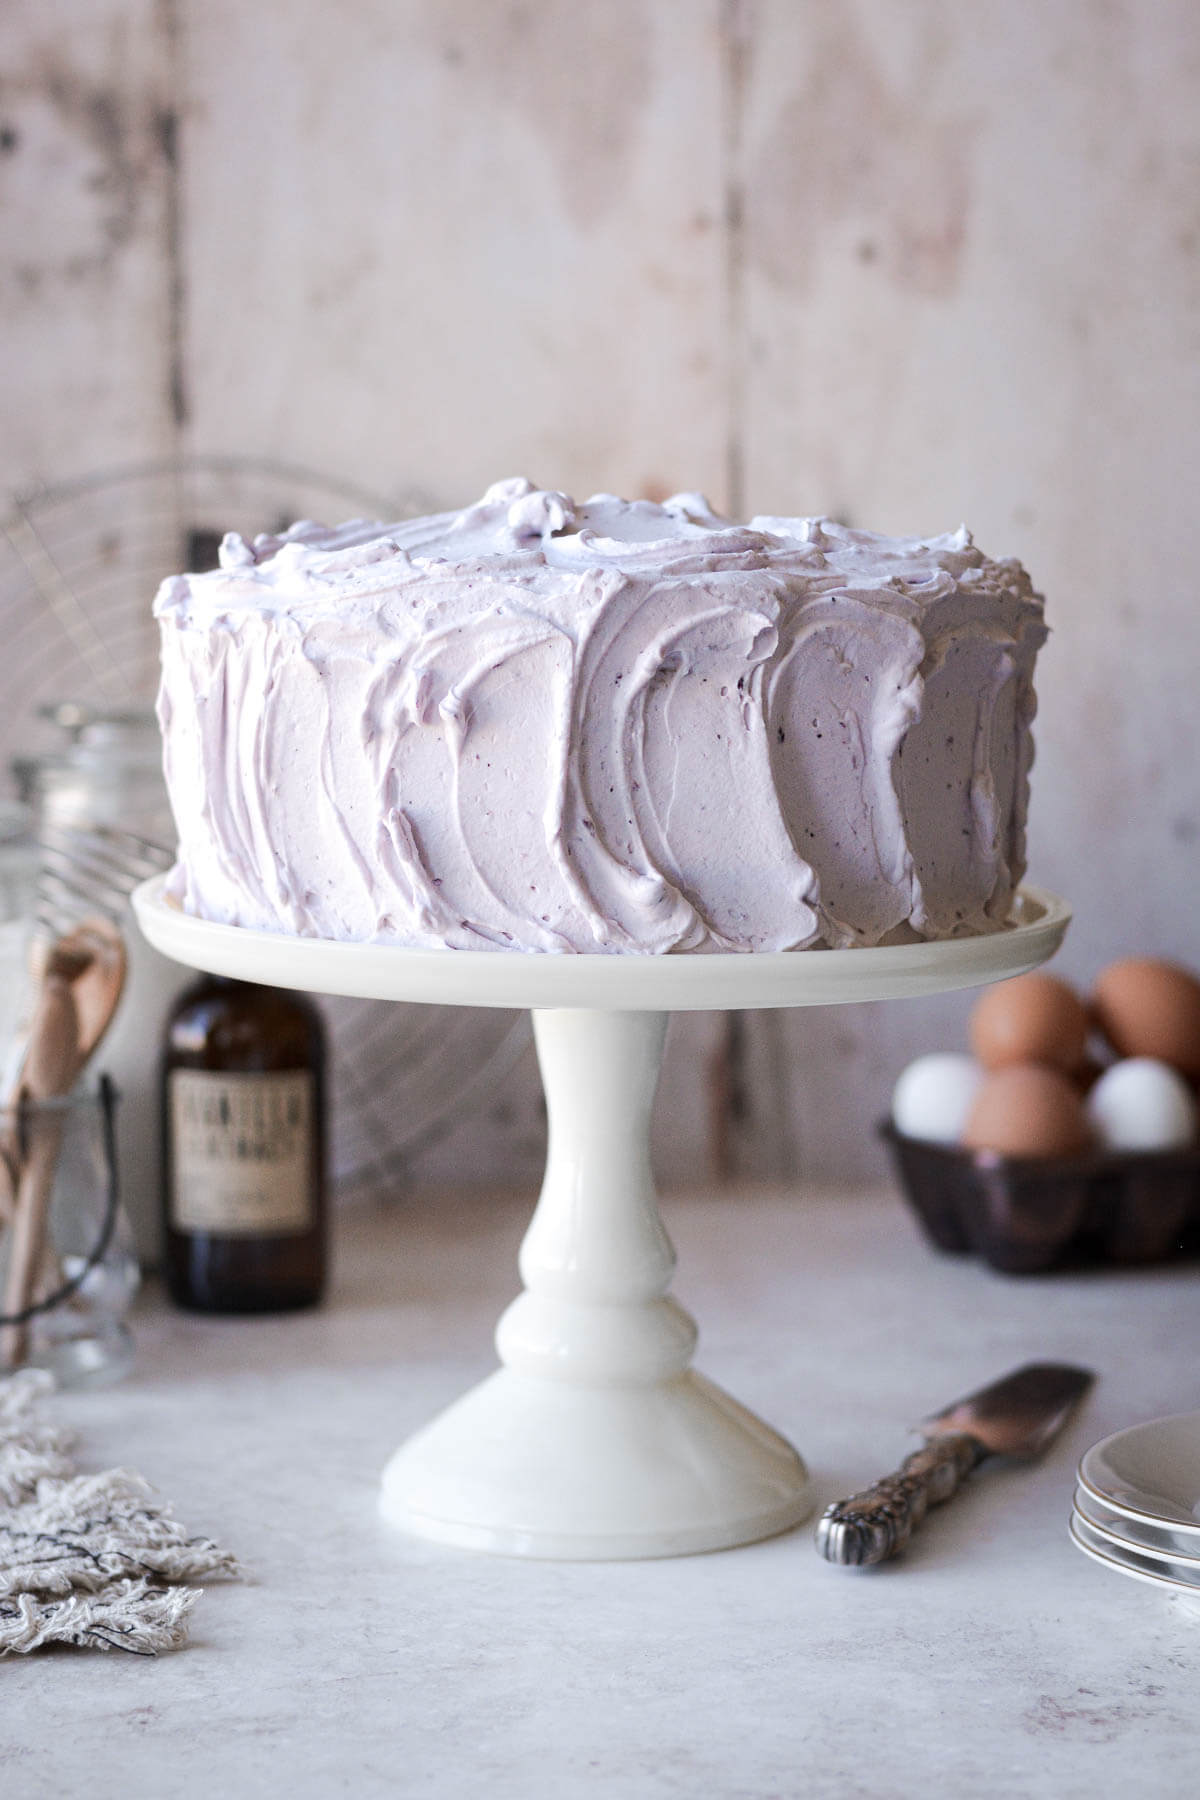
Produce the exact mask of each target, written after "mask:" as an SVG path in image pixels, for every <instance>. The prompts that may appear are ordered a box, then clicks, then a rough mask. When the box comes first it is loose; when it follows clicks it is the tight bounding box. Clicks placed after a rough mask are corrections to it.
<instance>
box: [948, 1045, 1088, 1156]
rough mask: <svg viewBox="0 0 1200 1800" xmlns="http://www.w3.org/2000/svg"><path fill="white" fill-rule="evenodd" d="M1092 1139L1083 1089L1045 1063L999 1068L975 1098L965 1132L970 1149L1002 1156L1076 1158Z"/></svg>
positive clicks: (966, 1142)
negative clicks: (1081, 1094) (1082, 1094)
mask: <svg viewBox="0 0 1200 1800" xmlns="http://www.w3.org/2000/svg"><path fill="white" fill-rule="evenodd" d="M1090 1139H1091V1133H1090V1131H1089V1129H1088V1122H1087V1115H1086V1113H1085V1112H1084V1110H1083V1101H1082V1100H1081V1099H1080V1097H1079V1092H1078V1089H1077V1088H1075V1087H1074V1086H1073V1084H1072V1083H1071V1082H1070V1081H1069V1080H1068V1079H1067V1077H1066V1076H1065V1075H1064V1074H1063V1073H1062V1071H1061V1070H1060V1069H1048V1068H1046V1067H1045V1066H1044V1065H1043V1064H1041V1063H1016V1064H1012V1065H1011V1066H1010V1067H1009V1068H1007V1069H996V1070H995V1071H994V1072H993V1073H992V1074H991V1075H989V1076H988V1077H987V1078H986V1080H985V1081H984V1082H983V1085H982V1086H981V1087H980V1089H979V1092H978V1093H977V1094H976V1096H975V1099H974V1102H973V1103H972V1106H971V1110H970V1112H969V1113H968V1115H967V1122H966V1125H965V1127H964V1129H963V1143H964V1144H965V1145H966V1146H967V1148H968V1149H969V1150H996V1151H998V1152H999V1153H1000V1154H1001V1155H1002V1156H1071V1155H1072V1154H1074V1153H1075V1152H1076V1151H1079V1150H1085V1149H1086V1148H1087V1146H1088V1143H1089V1142H1090Z"/></svg>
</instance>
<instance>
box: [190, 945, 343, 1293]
mask: <svg viewBox="0 0 1200 1800" xmlns="http://www.w3.org/2000/svg"><path fill="white" fill-rule="evenodd" d="M162 1130H163V1215H164V1228H165V1248H164V1269H165V1274H166V1279H167V1287H168V1289H169V1291H170V1294H171V1297H172V1299H174V1300H175V1301H177V1302H178V1303H179V1305H181V1306H187V1307H192V1308H195V1309H198V1310H200V1311H202V1312H279V1311H284V1310H285V1309H287V1308H290V1307H296V1306H311V1305H313V1304H314V1303H315V1302H316V1301H318V1300H319V1299H320V1298H321V1295H322V1292H323V1291H324V1287H325V1270H326V1235H327V1233H326V1227H327V1199H326V1182H325V1037H324V1031H323V1028H322V1024H321V1016H320V1014H319V1013H318V1011H317V1009H316V1007H315V1006H314V1005H313V1003H312V1001H311V1000H309V999H307V998H306V997H305V996H303V995H301V994H295V993H290V992H286V991H284V990H283V989H280V988H268V987H258V986H256V985H255V984H253V983H251V982H246V981H232V980H229V979H227V978H226V977H224V976H220V975H205V976H202V977H201V979H200V980H199V981H198V982H195V983H194V984H193V985H192V986H191V987H189V988H187V989H186V990H185V992H184V993H183V994H181V995H180V997H179V999H178V1000H177V1001H176V1003H175V1006H174V1008H173V1009H172V1011H171V1015H170V1017H169V1019H168V1021H167V1027H166V1038H165V1043H164V1050H163V1073H162Z"/></svg>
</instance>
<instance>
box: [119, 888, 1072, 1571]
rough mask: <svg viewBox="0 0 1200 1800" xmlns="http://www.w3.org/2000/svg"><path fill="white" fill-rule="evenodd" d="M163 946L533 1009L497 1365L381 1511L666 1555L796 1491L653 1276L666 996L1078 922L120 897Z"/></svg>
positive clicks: (845, 969)
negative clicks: (891, 930)
mask: <svg viewBox="0 0 1200 1800" xmlns="http://www.w3.org/2000/svg"><path fill="white" fill-rule="evenodd" d="M134 906H135V909H136V912H137V918H138V922H139V924H140V925H141V928H142V930H143V931H144V933H145V935H146V936H147V938H149V940H150V942H151V943H152V944H153V945H154V947H155V949H157V950H161V951H162V952H163V953H164V954H165V955H167V956H171V957H174V958H175V959H176V960H177V961H179V962H184V963H188V964H191V965H193V966H195V967H198V968H201V969H207V970H210V971H212V972H213V973H215V974H220V975H233V976H240V977H242V978H244V979H247V980H252V981H259V982H267V983H271V984H273V985H276V986H279V987H295V988H305V989H308V990H310V991H315V992H324V993H334V994H350V995H356V996H369V997H373V998H384V999H390V1000H406V1001H437V1002H439V1003H441V1004H445V1003H447V1002H450V1003H455V1002H457V1003H460V1004H462V1005H464V1006H506V1007H512V1006H528V1007H531V1008H532V1010H533V1022H534V1032H535V1035H536V1039H537V1049H538V1058H539V1061H540V1063H541V1069H542V1079H543V1081H544V1083H545V1089H546V1103H547V1107H548V1109H549V1119H550V1149H549V1156H548V1159H547V1163H546V1176H545V1181H544V1183H543V1187H542V1192H541V1198H540V1200H539V1201H538V1205H537V1210H536V1212H535V1214H534V1218H533V1223H532V1224H531V1225H530V1227H529V1231H528V1234H527V1235H526V1238H525V1241H524V1243H523V1245H522V1247H521V1256H520V1271H521V1276H522V1279H523V1281H524V1283H525V1288H524V1292H523V1293H521V1294H520V1295H519V1296H518V1297H517V1299H516V1300H514V1301H513V1303H512V1305H511V1306H509V1308H508V1310H507V1311H506V1312H505V1313H504V1315H503V1317H502V1318H501V1320H500V1324H499V1327H498V1329H497V1332H496V1348H497V1351H498V1352H499V1356H500V1362H501V1365H502V1366H501V1367H500V1368H499V1369H498V1370H497V1371H496V1372H495V1374H493V1375H490V1376H489V1377H488V1378H487V1379H486V1380H485V1381H483V1382H481V1383H480V1385H479V1386H478V1387H475V1388H473V1389H472V1390H471V1391H470V1392H469V1393H467V1394H465V1395H464V1396H463V1398H462V1399H460V1400H458V1401H456V1402H455V1403H454V1404H453V1405H452V1406H450V1407H449V1408H448V1409H447V1411H445V1412H444V1413H442V1414H441V1415H440V1416H439V1417H438V1418H436V1419H434V1420H433V1422H432V1423H431V1424H429V1425H427V1426H425V1427H424V1428H423V1429H422V1430H421V1431H419V1432H417V1434H416V1435H415V1436H414V1437H412V1438H410V1439H409V1440H408V1442H407V1443H405V1444H403V1445H402V1446H401V1447H400V1449H399V1450H397V1452H396V1454H395V1455H394V1456H393V1457H392V1459H391V1461H390V1462H389V1464H388V1466H387V1468H386V1470H385V1472H384V1477H383V1511H384V1514H385V1516H386V1517H387V1518H388V1519H389V1520H391V1521H392V1522H393V1523H395V1524H397V1525H402V1526H404V1527H406V1528H407V1529H408V1530H410V1531H414V1532H417V1533H419V1534H420V1535H421V1536H424V1537H429V1538H437V1539H440V1540H442V1541H444V1542H448V1543H452V1544H461V1545H466V1546H468V1547H470V1548H473V1549H478V1550H492V1551H499V1552H504V1553H507V1554H510V1555H520V1556H541V1557H566V1558H580V1559H585V1558H586V1559H600V1558H624V1557H640V1556H672V1555H678V1554H682V1553H685V1552H690V1551H700V1550H717V1549H723V1548H725V1547H727V1546H729V1545H733V1544H743V1543H750V1542H752V1541H753V1540H754V1539H756V1538H762V1537H769V1536H771V1535H772V1534H773V1533H775V1532H779V1531H784V1530H786V1529H787V1528H788V1527H789V1526H792V1525H795V1524H797V1523H798V1522H799V1521H800V1520H801V1519H803V1518H804V1517H805V1516H806V1514H807V1513H808V1512H809V1510H810V1505H811V1502H810V1498H809V1491H808V1477H807V1474H806V1472H805V1468H804V1464H803V1463H802V1462H801V1460H800V1458H799V1456H797V1454H796V1452H795V1451H794V1450H793V1449H792V1447H791V1445H790V1444H788V1443H786V1442H785V1440H784V1439H783V1438H781V1437H780V1436H778V1434H777V1433H776V1432H774V1431H772V1430H771V1429H770V1428H769V1427H768V1426H767V1425H764V1424H763V1423H762V1421H761V1420H760V1419H757V1418H755V1416H754V1415H753V1414H752V1413H750V1412H748V1411H747V1410H746V1409H745V1407H743V1406H741V1405H740V1404H739V1403H738V1402H737V1401H736V1400H733V1399H731V1398H730V1397H729V1395H727V1394H725V1393H723V1392H722V1391H721V1389H720V1388H717V1387H715V1386H714V1385H713V1384H712V1383H711V1382H710V1381H707V1380H706V1379H705V1378H704V1377H703V1376H702V1375H699V1374H697V1373H696V1372H695V1371H694V1370H693V1369H692V1367H691V1361H692V1352H693V1350H694V1348H695V1343H696V1327H695V1324H694V1323H693V1321H692V1319H691V1318H690V1317H689V1316H688V1314H687V1313H686V1312H684V1310H683V1308H682V1307H681V1306H680V1305H679V1304H678V1302H677V1301H675V1300H674V1299H672V1298H671V1297H670V1295H669V1294H668V1293H667V1287H668V1285H669V1283H670V1280H671V1275H672V1272H673V1269H674V1265H675V1257H674V1252H673V1250H672V1248H671V1244H670V1241H669V1239H668V1238H667V1235H666V1233H665V1231H664V1230H663V1227H662V1224H661V1223H660V1220H659V1216H658V1207H657V1202H656V1198H655V1192H654V1182H653V1177H652V1175H651V1170H650V1152H649V1132H650V1113H651V1108H652V1104H653V1099H654V1090H655V1086H656V1083H657V1080H658V1071H659V1063H660V1060H661V1057H662V1048H663V1039H664V1036H665V1034H666V1028H667V1018H668V1014H669V1013H670V1012H671V1011H699V1010H708V1009H712V1008H725V1007H778V1006H829V1005H835V1004H837V1003H839V1002H844V1001H850V1000H881V999H899V998H903V997H904V996H906V995H909V996H916V995H922V994H932V993H937V992H940V991H943V990H947V989H950V988H956V987H971V986H976V985H979V984H981V983H983V982H987V981H994V980H998V979H1000V978H1002V977H1004V976H1009V975H1019V974H1022V973H1023V972H1024V971H1026V970H1028V969H1032V968H1034V967H1036V965H1037V964H1038V963H1041V962H1044V961H1045V960H1046V958H1047V957H1049V956H1051V955H1052V954H1053V953H1054V951H1055V950H1056V949H1057V948H1058V945H1059V943H1060V941H1061V939H1062V935H1063V932H1064V931H1065V930H1066V926H1067V922H1068V919H1069V917H1070V914H1069V910H1068V908H1067V907H1066V906H1065V905H1064V904H1063V902H1061V901H1060V900H1057V899H1055V898H1054V897H1053V896H1051V895H1048V894H1043V893H1040V892H1038V891H1037V890H1035V889H1032V888H1026V889H1024V890H1023V891H1022V895H1021V898H1020V901H1019V904H1018V909H1017V922H1016V923H1015V925H1014V926H1013V928H1012V929H1010V930H1007V931H1003V932H998V933H996V934H995V935H993V936H990V937H980V938H964V939H957V940H955V941H953V942H950V943H939V944H925V943H922V944H912V945H904V946H898V947H895V948H886V949H878V950H828V951H810V952H795V951H792V952H783V953H778V954H776V953H770V954H763V955H717V956H686V955H682V956H667V957H655V956H569V955H568V956H547V955H521V954H517V953H513V952H511V951H460V950H440V951H437V950H435V951H420V950H404V949H398V948H395V947H394V946H387V945H377V944H340V943H327V942H324V941H320V940H305V939H296V938H287V937H279V936H274V935H269V934H267V933H264V932H257V931H246V930H242V929H239V928H238V927H236V926H230V925H213V924H209V923H208V922H207V921H204V920H199V919H194V918H189V917H188V916H186V915H185V914H184V913H182V912H181V911H180V910H179V909H178V908H177V907H176V906H174V905H173V904H172V903H171V902H169V901H168V900H167V899H166V898H165V897H164V893H163V883H162V881H161V880H157V881H151V882H147V883H146V884H145V886H143V887H141V888H139V889H138V891H137V892H136V893H135V895H134Z"/></svg>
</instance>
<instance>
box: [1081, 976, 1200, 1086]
mask: <svg viewBox="0 0 1200 1800" xmlns="http://www.w3.org/2000/svg"><path fill="white" fill-rule="evenodd" d="M1092 1011H1093V1014H1094V1015H1095V1019H1096V1023H1097V1025H1099V1027H1100V1029H1101V1031H1102V1032H1103V1033H1104V1035H1105V1037H1106V1038H1107V1039H1108V1041H1109V1043H1110V1044H1111V1045H1112V1047H1113V1049H1114V1050H1115V1051H1116V1052H1117V1055H1118V1056H1153V1057H1156V1058H1157V1059H1158V1061H1159V1062H1165V1063H1170V1065H1171V1067H1172V1068H1173V1069H1178V1070H1179V1072H1180V1074H1181V1075H1188V1076H1191V1078H1192V1079H1193V1080H1195V1079H1196V1078H1197V1077H1198V1076H1200V981H1197V979H1196V977H1195V976H1194V975H1193V974H1192V973H1191V972H1190V971H1189V970H1188V969H1182V968H1180V966H1179V964H1178V963H1170V962H1162V961H1160V960H1159V959H1158V958H1157V957H1154V956H1129V957H1126V958H1125V959H1124V961H1123V962H1115V963H1110V965H1109V967H1108V968H1107V969H1105V970H1104V971H1103V973H1102V974H1101V975H1100V976H1099V978H1098V980H1097V982H1096V985H1095V987H1094V989H1093V990H1092Z"/></svg>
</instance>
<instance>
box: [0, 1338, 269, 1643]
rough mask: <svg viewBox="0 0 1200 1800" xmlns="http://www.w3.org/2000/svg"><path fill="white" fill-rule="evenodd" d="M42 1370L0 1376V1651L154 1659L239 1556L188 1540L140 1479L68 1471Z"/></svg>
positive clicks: (179, 1639) (181, 1638)
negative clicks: (75, 1649)
mask: <svg viewBox="0 0 1200 1800" xmlns="http://www.w3.org/2000/svg"><path fill="white" fill-rule="evenodd" d="M52 1388H53V1383H52V1382H51V1380H50V1378H49V1377H48V1376H46V1375H44V1374H42V1373H40V1372H39V1371H37V1370H32V1369H26V1370H22V1371H21V1372H20V1373H19V1374H17V1375H13V1376H10V1377H9V1378H7V1379H4V1380H0V1655H2V1654H4V1652H6V1651H18V1652H24V1651H28V1650H37V1649H39V1648H41V1647H42V1646H43V1645H45V1644H56V1643H58V1644H79V1645H84V1646H90V1647H91V1648H93V1649H97V1650H126V1651H129V1652H131V1653H132V1654H134V1655H138V1656H154V1655H156V1654H157V1653H158V1651H160V1650H177V1649H179V1648H180V1647H181V1645H183V1644H184V1643H185V1642H186V1640H187V1618H188V1614H189V1613H190V1611H191V1609H192V1607H193V1606H194V1605H195V1603H196V1601H197V1600H198V1599H199V1597H200V1592H199V1589H197V1588H193V1587H188V1586H185V1585H182V1584H184V1583H187V1582H191V1581H200V1580H204V1579H206V1578H211V1577H213V1576H222V1575H224V1576H236V1575H238V1574H239V1573H240V1570H239V1568H238V1564H237V1560H236V1558H234V1557H233V1556H231V1555H230V1554H229V1552H228V1551H225V1550H221V1549H219V1548H218V1546H217V1545H216V1544H214V1543H212V1542H211V1541H210V1540H209V1539H208V1538H196V1537H188V1536H185V1534H184V1530H183V1527H182V1526H181V1525H180V1524H179V1523H178V1522H177V1521H176V1519H175V1518H174V1517H173V1516H172V1513H171V1510H170V1508H169V1507H168V1506H167V1505H166V1504H165V1502H163V1501H162V1500H160V1499H158V1497H157V1496H156V1495H155V1494H154V1493H153V1491H152V1490H151V1489H150V1487H149V1486H148V1485H147V1484H146V1482H145V1481H143V1480H142V1478H141V1476H140V1475H134V1474H132V1473H131V1472H130V1471H129V1470H127V1469H108V1470H106V1471H105V1472H104V1473H103V1474H100V1475H77V1474H76V1473H75V1472H74V1469H75V1465H74V1462H73V1460H72V1457H71V1449H72V1438H71V1435H70V1433H68V1432H66V1431H63V1430H62V1429H60V1428H59V1427H57V1426H55V1425H53V1424H52V1423H51V1422H50V1421H49V1420H48V1418H47V1417H46V1408H45V1400H46V1397H47V1395H48V1394H49V1393H50V1392H51V1390H52Z"/></svg>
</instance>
